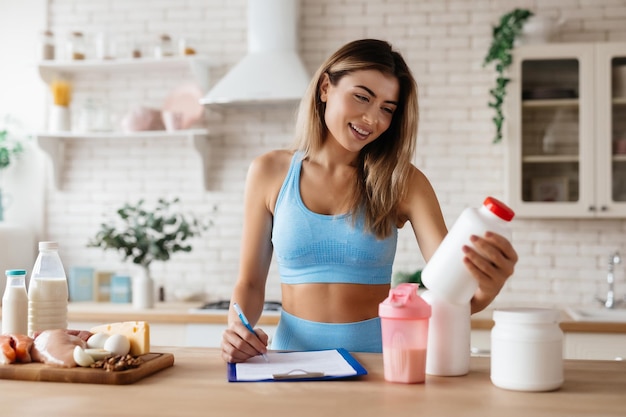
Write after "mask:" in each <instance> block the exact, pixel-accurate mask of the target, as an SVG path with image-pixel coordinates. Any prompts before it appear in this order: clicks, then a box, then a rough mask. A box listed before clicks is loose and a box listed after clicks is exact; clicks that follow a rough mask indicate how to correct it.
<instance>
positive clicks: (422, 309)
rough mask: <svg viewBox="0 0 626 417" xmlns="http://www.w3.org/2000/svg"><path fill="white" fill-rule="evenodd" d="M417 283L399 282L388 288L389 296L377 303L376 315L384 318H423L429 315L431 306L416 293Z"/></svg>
mask: <svg viewBox="0 0 626 417" xmlns="http://www.w3.org/2000/svg"><path fill="white" fill-rule="evenodd" d="M418 288H419V285H417V284H411V283H403V284H399V285H398V286H397V287H395V288H392V289H390V290H389V296H388V297H387V298H386V299H385V301H383V302H382V303H380V304H379V305H378V315H379V316H380V317H385V318H387V317H388V318H397V319H425V318H429V317H430V315H431V307H430V304H428V303H427V302H426V301H424V300H423V299H422V297H420V296H419V294H418V293H417V289H418Z"/></svg>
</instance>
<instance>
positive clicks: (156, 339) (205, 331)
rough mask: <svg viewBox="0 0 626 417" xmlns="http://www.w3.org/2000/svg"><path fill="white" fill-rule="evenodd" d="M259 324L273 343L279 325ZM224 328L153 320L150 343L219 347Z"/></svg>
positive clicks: (78, 325)
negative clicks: (155, 321)
mask: <svg viewBox="0 0 626 417" xmlns="http://www.w3.org/2000/svg"><path fill="white" fill-rule="evenodd" d="M109 321H110V320H109ZM101 324H102V323H101V322H87V321H70V322H69V324H68V328H69V329H84V330H88V329H91V328H92V327H95V326H99V325H101ZM259 326H260V327H261V328H262V329H263V331H264V332H265V333H267V335H268V336H269V337H270V343H271V339H272V336H273V335H274V333H275V332H276V327H277V326H273V325H267V324H264V325H259ZM224 330H226V324H204V323H187V324H185V323H154V322H152V323H150V344H151V345H153V346H181V347H213V348H219V347H220V344H221V342H222V333H223V332H224Z"/></svg>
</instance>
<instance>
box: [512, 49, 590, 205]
mask: <svg viewBox="0 0 626 417" xmlns="http://www.w3.org/2000/svg"><path fill="white" fill-rule="evenodd" d="M521 70H522V78H521V79H522V108H521V118H522V126H521V127H522V132H521V133H522V146H521V151H522V167H521V168H522V184H521V185H522V201H524V202H542V203H553V202H571V201H578V199H579V196H580V192H579V184H580V161H579V157H578V155H579V153H580V146H579V140H578V138H579V136H580V133H579V131H580V120H579V109H578V107H579V106H578V80H579V79H580V65H579V62H578V60H577V59H550V60H547V59H525V60H524V61H523V62H521Z"/></svg>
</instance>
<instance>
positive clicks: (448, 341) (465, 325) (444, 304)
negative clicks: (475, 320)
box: [421, 291, 471, 376]
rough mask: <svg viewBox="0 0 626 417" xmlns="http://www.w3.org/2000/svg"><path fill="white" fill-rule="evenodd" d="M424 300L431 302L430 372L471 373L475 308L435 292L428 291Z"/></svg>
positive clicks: (442, 373)
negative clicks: (453, 301) (472, 320)
mask: <svg viewBox="0 0 626 417" xmlns="http://www.w3.org/2000/svg"><path fill="white" fill-rule="evenodd" d="M421 296H422V299H424V301H426V302H427V303H428V304H430V307H431V311H432V313H431V316H430V323H429V325H428V348H427V349H426V350H427V352H428V355H427V356H426V373H427V374H428V375H438V376H461V375H465V374H467V373H468V372H469V365H470V344H471V341H470V338H471V308H470V303H469V301H468V302H467V303H465V304H463V305H460V304H452V303H449V302H448V301H446V300H443V299H441V298H439V297H438V296H437V295H436V294H435V293H433V292H432V291H424V292H423V293H422V294H421Z"/></svg>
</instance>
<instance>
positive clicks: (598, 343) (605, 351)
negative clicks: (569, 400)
mask: <svg viewBox="0 0 626 417" xmlns="http://www.w3.org/2000/svg"><path fill="white" fill-rule="evenodd" d="M471 346H472V354H473V355H475V356H488V355H489V354H490V352H491V331H490V330H472V342H471ZM563 358H565V359H593V360H618V359H619V358H622V359H625V358H626V337H624V335H623V334H609V333H586V332H568V331H566V332H564V336H563Z"/></svg>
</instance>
